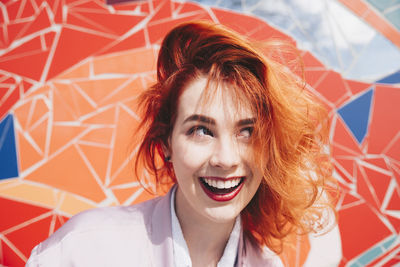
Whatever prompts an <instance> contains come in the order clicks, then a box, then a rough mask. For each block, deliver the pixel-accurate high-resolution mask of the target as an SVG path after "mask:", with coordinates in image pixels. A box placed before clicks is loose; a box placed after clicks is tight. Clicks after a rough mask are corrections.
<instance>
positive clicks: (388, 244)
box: [382, 235, 398, 249]
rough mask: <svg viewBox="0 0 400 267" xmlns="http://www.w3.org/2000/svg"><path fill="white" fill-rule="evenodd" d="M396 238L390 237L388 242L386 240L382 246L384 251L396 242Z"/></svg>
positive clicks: (395, 236)
mask: <svg viewBox="0 0 400 267" xmlns="http://www.w3.org/2000/svg"><path fill="white" fill-rule="evenodd" d="M397 238H398V236H397V235H394V236H392V237H391V238H389V239H388V240H386V241H385V242H384V243H383V244H382V246H383V247H384V248H385V249H388V248H390V246H391V245H392V244H393V243H394V241H396V239H397Z"/></svg>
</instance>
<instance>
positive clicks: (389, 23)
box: [339, 0, 400, 47]
mask: <svg viewBox="0 0 400 267" xmlns="http://www.w3.org/2000/svg"><path fill="white" fill-rule="evenodd" d="M339 1H340V2H341V3H342V4H343V5H346V6H347V7H348V8H349V9H351V10H353V12H354V13H356V14H357V15H358V16H360V17H361V18H363V20H365V21H366V22H368V23H369V24H371V25H372V26H373V27H374V28H376V29H377V30H378V31H379V32H381V33H382V34H383V35H384V36H385V37H386V38H388V39H389V40H390V41H391V42H393V43H394V44H395V45H397V47H400V8H399V7H400V6H399V4H400V2H399V1H398V0H389V1H381V0H354V1H345V0H339Z"/></svg>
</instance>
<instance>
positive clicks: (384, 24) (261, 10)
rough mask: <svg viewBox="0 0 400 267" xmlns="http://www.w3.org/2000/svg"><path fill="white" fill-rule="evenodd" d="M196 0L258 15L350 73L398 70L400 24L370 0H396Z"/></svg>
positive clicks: (368, 76) (375, 76)
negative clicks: (395, 25)
mask: <svg viewBox="0 0 400 267" xmlns="http://www.w3.org/2000/svg"><path fill="white" fill-rule="evenodd" d="M195 1H196V2H197V3H200V4H202V5H209V6H212V7H219V8H224V9H229V10H234V11H236V12H240V13H245V14H247V15H253V16H257V17H258V18H260V19H262V20H264V21H265V22H267V23H268V24H269V25H272V26H274V27H275V28H277V29H280V30H281V31H283V32H285V33H287V34H289V35H290V36H291V37H292V38H294V39H295V40H296V41H297V44H298V46H299V47H300V48H301V49H304V50H307V51H309V52H311V53H312V54H313V56H315V57H317V58H318V60H319V61H321V62H322V63H323V64H324V65H325V66H326V67H328V68H330V69H333V70H335V71H337V72H339V73H341V75H342V76H343V77H345V78H347V79H353V80H363V81H369V82H373V81H376V80H379V79H381V78H382V77H385V76H387V75H389V74H391V73H393V72H396V71H398V70H400V30H399V29H398V28H396V27H394V26H393V25H392V24H391V22H390V21H389V20H387V19H386V18H385V17H384V15H383V13H382V12H380V11H379V10H378V9H376V8H375V7H374V6H373V5H371V4H370V3H368V2H379V4H381V5H385V6H390V8H387V11H390V10H397V11H399V10H400V9H399V8H398V1H397V0H395V1H394V0H388V1H384V0H382V1H381V0H376V1H373V0H370V1H367V0H351V1H348V0H307V1H304V0H246V1H230V0H217V1H215V0H195ZM396 3H397V4H396ZM385 10H386V9H385ZM398 17H399V16H398Z"/></svg>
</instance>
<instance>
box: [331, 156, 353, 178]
mask: <svg viewBox="0 0 400 267" xmlns="http://www.w3.org/2000/svg"><path fill="white" fill-rule="evenodd" d="M335 161H337V162H338V163H339V164H340V166H341V167H342V168H343V169H345V170H346V172H347V173H348V175H350V176H353V173H354V164H355V163H354V158H353V159H351V158H350V159H340V158H335Z"/></svg>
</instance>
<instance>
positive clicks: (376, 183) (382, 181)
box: [363, 167, 400, 204]
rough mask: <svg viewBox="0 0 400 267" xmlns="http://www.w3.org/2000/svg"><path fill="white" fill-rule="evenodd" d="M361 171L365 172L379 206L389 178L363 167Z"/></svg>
mask: <svg viewBox="0 0 400 267" xmlns="http://www.w3.org/2000/svg"><path fill="white" fill-rule="evenodd" d="M363 169H364V171H365V174H366V175H367V178H368V181H369V183H370V184H371V185H372V187H373V190H374V191H375V194H376V197H377V198H378V200H379V201H380V204H382V202H383V199H384V198H385V195H386V191H387V189H388V187H389V184H390V181H391V176H389V175H386V174H383V173H380V172H377V171H375V170H372V169H370V168H367V167H364V168H363ZM399 203H400V202H399Z"/></svg>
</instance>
